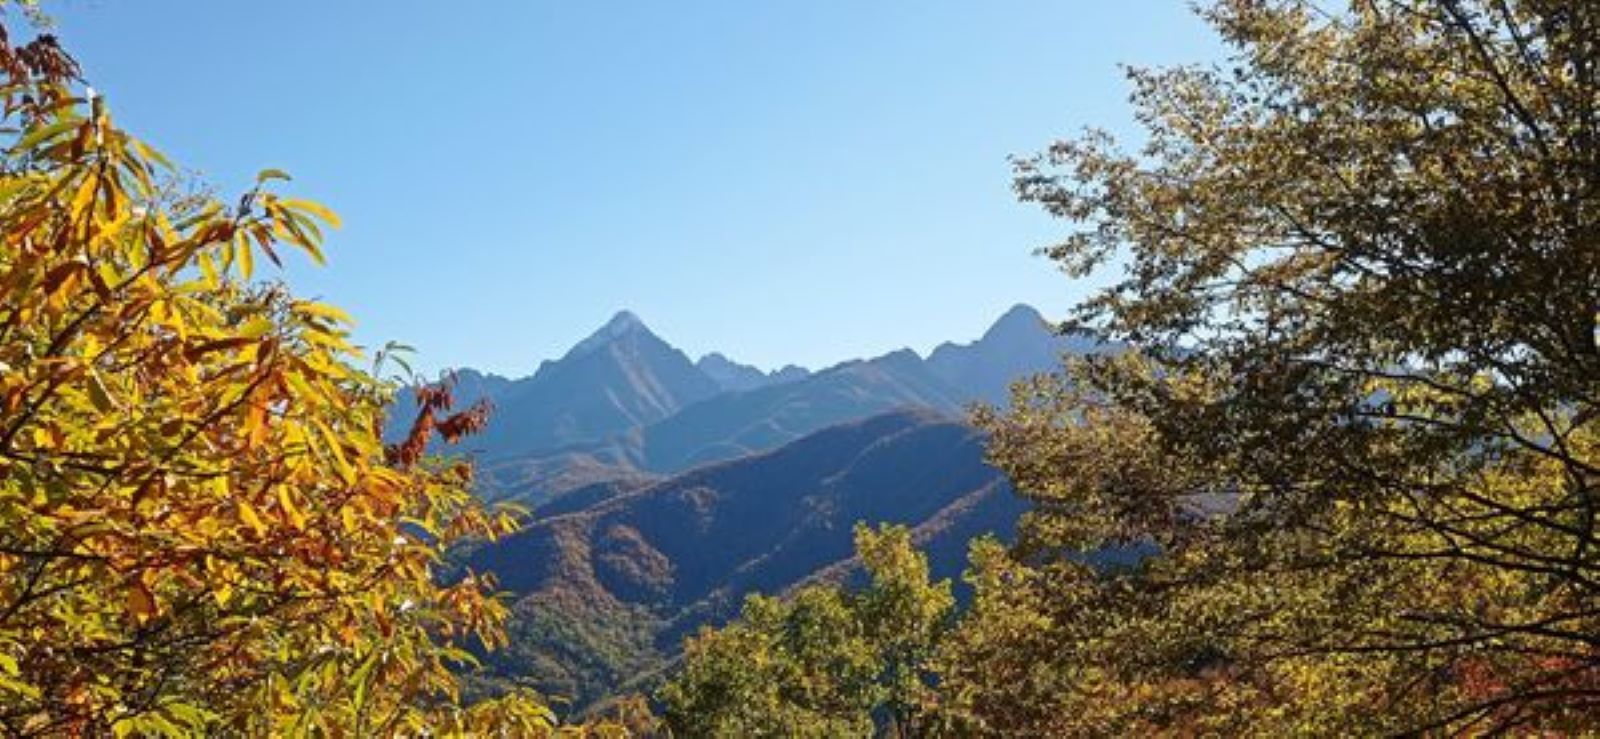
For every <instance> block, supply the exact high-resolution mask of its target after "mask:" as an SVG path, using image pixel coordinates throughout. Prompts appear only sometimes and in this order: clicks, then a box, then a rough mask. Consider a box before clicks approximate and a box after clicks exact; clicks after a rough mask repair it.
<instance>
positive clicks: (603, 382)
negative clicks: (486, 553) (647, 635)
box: [389, 311, 722, 459]
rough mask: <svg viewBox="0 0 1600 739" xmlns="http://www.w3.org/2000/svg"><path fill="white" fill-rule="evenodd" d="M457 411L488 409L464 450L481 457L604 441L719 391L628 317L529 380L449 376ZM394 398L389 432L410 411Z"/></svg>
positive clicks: (636, 319) (623, 313) (627, 314)
mask: <svg viewBox="0 0 1600 739" xmlns="http://www.w3.org/2000/svg"><path fill="white" fill-rule="evenodd" d="M456 376H457V378H458V382H457V386H456V400H457V407H465V406H466V405H467V404H470V403H472V402H474V401H476V400H477V399H479V398H486V399H488V400H489V401H490V402H492V403H493V404H494V407H495V408H494V414H493V422H492V423H490V424H489V427H488V428H487V429H486V430H485V431H484V433H482V434H481V435H478V436H475V437H473V438H472V439H471V440H470V441H469V442H468V443H467V445H466V450H467V451H469V452H472V453H475V454H477V455H478V456H480V457H482V458H485V459H493V458H496V457H501V456H506V455H520V454H527V453H533V452H540V451H547V450H551V449H555V448H559V447H562V446H566V445H570V444H574V443H578V442H583V441H592V440H598V439H604V438H607V437H610V436H613V435H615V434H619V433H622V432H625V431H627V430H629V429H632V428H636V427H639V426H642V425H645V424H649V423H651V422H654V421H658V420H660V419H663V418H666V417H668V416H670V415H672V414H673V413H676V412H677V411H678V410H681V409H682V408H684V407H686V406H689V405H692V404H694V403H696V402H698V401H701V400H704V399H706V398H709V397H711V396H713V395H716V394H718V393H720V392H722V388H721V387H720V386H719V385H718V384H717V382H716V381H715V380H712V379H711V378H710V377H708V376H707V375H706V374H705V373H703V372H701V371H700V370H699V369H698V368H697V367H695V365H694V363H693V362H691V361H690V360H689V358H688V357H687V356H686V355H684V353H683V352H681V351H678V350H677V349H676V348H674V347H673V346H672V345H670V344H668V343H667V342H665V341H662V340H661V338H660V337H658V336H656V335H655V334H654V333H652V332H651V331H650V329H649V328H648V327H647V326H645V324H644V322H643V321H641V320H639V317H638V316H635V315H634V314H633V313H631V312H628V311H621V312H619V313H617V314H616V316H614V317H613V318H612V319H611V320H610V321H608V322H606V324H605V325H604V326H602V327H600V329H599V330H597V331H595V332H594V333H593V334H591V335H589V336H588V337H587V338H585V339H584V340H582V341H580V342H578V343H577V344H576V345H574V346H573V347H572V348H571V349H570V350H568V351H567V353H566V354H565V355H564V356H562V357H561V358H560V359H558V360H555V361H546V362H544V363H542V364H540V366H539V369H538V371H537V372H535V373H534V375H533V376H532V377H527V378H523V379H519V380H507V379H505V378H501V377H496V376H494V375H484V374H482V373H478V372H475V371H472V370H461V371H459V372H457V373H456ZM414 407H415V406H414V405H413V404H412V403H411V402H410V399H409V398H405V397H402V398H400V401H399V402H398V403H397V404H396V410H395V412H394V413H393V414H392V419H393V420H392V421H391V424H390V429H389V434H390V435H391V437H392V436H393V435H395V434H397V433H398V432H400V431H401V430H402V429H403V428H404V426H403V425H401V424H403V423H409V420H410V418H411V416H412V414H413V413H414V412H415V411H414V410H413V409H414Z"/></svg>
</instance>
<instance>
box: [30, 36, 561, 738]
mask: <svg viewBox="0 0 1600 739" xmlns="http://www.w3.org/2000/svg"><path fill="white" fill-rule="evenodd" d="M57 53H58V50H55V49H54V47H53V46H52V45H50V44H49V43H44V44H42V45H32V46H28V47H23V48H20V49H12V48H10V47H6V46H4V44H0V67H4V68H5V69H4V71H5V73H6V74H8V75H9V76H10V77H11V82H12V85H11V86H10V87H8V88H6V89H5V90H4V91H0V100H4V101H5V103H6V105H5V116H6V118H7V120H6V126H7V127H8V128H9V130H11V131H13V132H14V133H12V134H10V135H9V137H8V138H6V139H4V141H3V149H4V154H3V157H4V159H5V166H4V167H0V226H3V227H0V410H3V412H0V726H4V728H5V729H6V730H7V731H8V732H9V733H15V734H19V735H34V734H43V735H113V736H160V735H246V736H278V735H296V736H299V735H320V736H382V735H395V734H400V733H409V734H412V735H417V734H422V733H429V734H431V735H479V734H480V733H481V732H492V731H506V732H510V735H517V736H526V735H539V734H542V733H548V731H549V730H550V727H551V724H552V720H553V717H552V715H551V714H550V712H549V710H548V709H547V708H546V707H544V705H543V704H542V703H541V702H540V701H538V700H536V699H535V698H534V697H533V696H530V695H527V694H514V695H508V696H505V697H503V698H501V699H497V700H494V701H489V702H486V703H483V704H481V705H475V706H462V705H460V704H459V698H460V695H459V689H458V684H457V676H456V672H455V670H456V669H457V668H458V667H461V666H462V665H465V664H469V663H470V662H471V660H470V659H469V658H468V657H467V653H466V652H464V651H463V649H462V647H463V646H466V645H468V644H473V643H482V644H493V643H496V642H498V641H499V640H500V638H501V637H500V634H499V625H500V623H501V622H502V620H503V618H504V616H505V608H504V606H503V605H502V604H501V603H499V602H498V601H496V600H494V599H493V598H492V597H490V588H491V587H492V582H491V581H490V580H488V579H487V578H482V577H471V576H469V577H465V578H462V579H460V580H459V581H457V582H455V583H452V584H448V585H443V584H441V583H440V582H438V580H437V579H436V572H435V571H434V567H435V566H436V565H437V563H438V561H439V558H440V555H441V552H442V551H443V550H444V549H445V548H447V547H450V546H452V545H453V544H454V543H456V542H458V541H461V540H463V539H469V538H478V537H493V536H496V535H498V534H500V533H503V532H505V531H507V530H509V529H510V528H512V527H513V526H514V525H515V522H514V521H513V520H512V519H510V518H508V517H506V516H504V515H501V514H497V513H494V512H490V511H485V510H483V509H482V508H480V507H479V506H478V504H477V503H476V502H475V500H474V499H473V498H472V496H471V495H470V493H469V492H468V490H467V483H468V482H469V480H470V475H469V474H467V473H465V472H463V471H462V470H463V465H461V464H460V463H455V462H444V461H435V460H429V459H424V458H422V457H421V456H420V455H417V456H410V457H406V458H404V459H391V458H389V455H387V453H386V450H385V448H384V445H383V443H382V441H381V439H379V438H378V435H377V433H378V432H377V429H378V428H380V427H381V425H382V421H383V415H384V411H385V408H386V406H387V403H388V400H389V397H390V394H391V393H392V392H393V391H394V390H395V386H394V385H393V384H390V383H386V382H383V381H380V380H378V379H376V378H374V377H372V376H371V375H369V374H367V373H365V372H363V371H361V370H360V369H359V368H358V367H359V363H361V362H362V361H364V360H363V359H362V357H361V356H360V353H359V351H358V350H357V349H356V348H355V347H353V346H352V345H351V344H350V342H349V336H348V330H349V326H350V324H351V323H352V319H351V318H350V316H348V315H347V314H345V313H344V312H343V311H341V310H339V309H338V308H336V307H333V306H330V305H326V304H322V303H317V302H312V301H306V300H299V299H295V298H294V297H292V296H291V295H290V294H289V293H288V292H287V290H286V289H285V288H284V287H283V286H281V285H277V284H272V283H269V282H266V281H264V280H263V279H262V278H263V277H264V276H265V275H264V274H263V268H264V267H266V266H267V265H268V264H278V263H280V262H281V260H282V259H283V256H284V254H285V253H286V252H289V251H296V250H297V251H300V252H302V253H304V254H306V255H308V256H309V257H311V258H312V259H314V260H316V261H321V259H322V241H323V237H324V234H325V233H326V228H327V227H329V226H337V224H338V221H337V218H336V217H335V216H334V214H333V213H332V212H331V211H329V210H328V209H326V208H325V207H323V206H321V205H319V204H317V203H314V202H310V201H305V200H300V199H293V198H284V197H281V196H279V195H278V194H277V193H275V192H274V191H273V190H272V187H273V186H275V185H278V184H281V183H282V182H283V181H285V180H287V179H288V176H287V175H286V174H285V173H283V172H280V171H276V170H266V171H264V172H262V174H261V176H260V177H259V178H258V180H257V182H256V184H255V186H254V187H253V188H252V189H251V190H249V191H248V192H246V193H244V194H243V195H242V196H241V197H239V198H238V199H237V200H235V201H233V202H231V203H229V202H224V201H222V200H219V199H217V198H215V197H213V196H211V195H210V194H209V193H206V192H204V191H197V190H195V189H194V188H192V187H191V186H190V185H188V184H187V183H186V182H185V181H184V180H183V179H182V178H180V177H179V176H177V174H176V173H175V172H174V170H173V167H172V165H171V164H169V163H168V162H167V160H166V159H165V158H164V157H162V156H161V155H160V154H159V153H157V152H155V151H154V150H153V149H151V148H150V147H148V146H146V145H145V144H143V143H141V142H139V141H137V140H135V139H133V138H132V137H130V136H129V135H127V134H126V133H124V132H123V131H121V130H120V129H118V128H116V127H115V126H114V125H113V124H112V122H111V119H110V116H109V114H108V113H107V110H106V106H105V105H104V104H103V101H102V100H101V99H99V98H94V99H90V97H89V96H87V95H83V94H80V93H78V92H77V91H78V90H79V88H78V87H77V86H76V84H75V82H74V80H73V79H72V76H73V72H74V70H75V66H73V65H70V64H69V63H68V62H66V61H63V59H64V57H58V56H56V54H57ZM263 257H264V260H263V259H261V258H263ZM448 405H449V404H448V402H445V403H441V404H438V405H437V406H436V407H434V408H433V409H432V412H435V413H437V414H438V416H439V420H440V422H441V424H444V425H445V426H446V427H447V428H449V429H451V430H452V432H453V433H455V434H457V435H459V434H462V433H468V432H470V431H472V430H474V429H476V428H477V427H478V426H481V423H482V420H483V419H482V417H481V416H482V414H481V413H478V414H468V416H470V418H471V419H472V420H471V421H470V422H468V421H463V420H452V419H456V416H455V415H452V414H451V413H450V409H449V407H448ZM457 415H459V414H457ZM431 430H432V427H431V426H430V427H429V429H428V431H429V432H431ZM419 531H425V532H428V537H427V538H426V539H423V538H418V537H417V536H416V535H415V532H419Z"/></svg>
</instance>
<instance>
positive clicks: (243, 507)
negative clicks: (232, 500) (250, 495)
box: [239, 498, 267, 536]
mask: <svg viewBox="0 0 1600 739" xmlns="http://www.w3.org/2000/svg"><path fill="white" fill-rule="evenodd" d="M239 519H240V520H242V521H244V523H245V525H246V526H249V527H250V528H251V529H252V530H254V531H255V532H256V536H265V535H266V533H267V524H266V523H265V522H263V521H262V520H261V514H260V513H257V512H256V509H255V506H252V505H250V501H248V500H244V499H243V498H241V499H239Z"/></svg>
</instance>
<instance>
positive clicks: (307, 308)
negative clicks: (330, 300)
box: [294, 301, 355, 324]
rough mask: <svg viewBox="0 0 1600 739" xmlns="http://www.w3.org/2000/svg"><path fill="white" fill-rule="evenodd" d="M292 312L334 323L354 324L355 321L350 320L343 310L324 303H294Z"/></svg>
mask: <svg viewBox="0 0 1600 739" xmlns="http://www.w3.org/2000/svg"><path fill="white" fill-rule="evenodd" d="M294 311H295V312H296V313H300V314H302V315H307V316H316V317H318V318H326V319H328V320H330V321H334V322H336V323H344V324H351V323H355V319H354V318H351V317H350V314H349V313H346V312H344V311H343V310H341V309H339V308H337V307H334V306H331V305H328V304H326V303H315V302H311V301H306V302H303V303H296V304H295V306H294Z"/></svg>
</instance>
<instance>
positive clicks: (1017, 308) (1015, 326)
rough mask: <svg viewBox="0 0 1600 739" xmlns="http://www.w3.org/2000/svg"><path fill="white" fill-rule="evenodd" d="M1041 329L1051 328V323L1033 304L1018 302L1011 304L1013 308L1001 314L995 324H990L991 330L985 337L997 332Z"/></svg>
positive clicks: (1031, 331) (1029, 331) (1028, 331)
mask: <svg viewBox="0 0 1600 739" xmlns="http://www.w3.org/2000/svg"><path fill="white" fill-rule="evenodd" d="M1040 330H1047V331H1048V330H1049V325H1048V324H1047V323H1046V322H1045V320H1044V316H1042V315H1040V314H1039V311H1037V310H1035V309H1034V307H1033V306H1031V305H1026V304H1023V303H1018V304H1016V305H1013V306H1011V309H1010V310H1007V311H1006V312H1005V314H1004V315H1001V316H1000V318H999V319H998V320H996V321H995V322H994V325H992V326H990V327H989V330H988V331H987V332H985V333H984V337H985V338H988V337H989V336H993V335H996V334H1004V333H1015V332H1027V333H1035V332H1038V331H1040Z"/></svg>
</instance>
